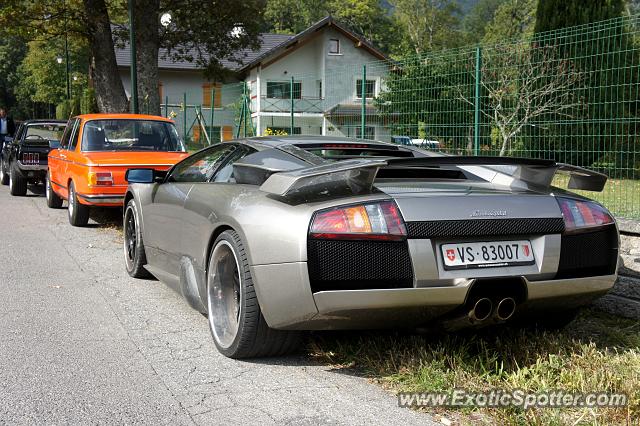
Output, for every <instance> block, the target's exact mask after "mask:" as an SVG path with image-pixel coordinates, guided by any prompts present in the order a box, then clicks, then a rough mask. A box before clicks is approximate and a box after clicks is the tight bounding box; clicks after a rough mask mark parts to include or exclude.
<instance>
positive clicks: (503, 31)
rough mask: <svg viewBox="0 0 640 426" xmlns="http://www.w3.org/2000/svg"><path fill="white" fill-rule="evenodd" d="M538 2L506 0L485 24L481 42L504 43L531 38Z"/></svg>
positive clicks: (535, 0)
mask: <svg viewBox="0 0 640 426" xmlns="http://www.w3.org/2000/svg"><path fill="white" fill-rule="evenodd" d="M537 5H538V0H506V1H504V2H503V3H502V4H500V6H498V8H497V9H496V11H495V15H494V16H493V19H492V20H491V21H490V22H489V23H488V24H487V27H486V29H485V35H484V37H483V42H484V43H487V44H495V43H505V42H510V41H514V40H522V39H525V38H529V39H530V38H531V35H532V34H533V31H534V26H535V22H536V8H537Z"/></svg>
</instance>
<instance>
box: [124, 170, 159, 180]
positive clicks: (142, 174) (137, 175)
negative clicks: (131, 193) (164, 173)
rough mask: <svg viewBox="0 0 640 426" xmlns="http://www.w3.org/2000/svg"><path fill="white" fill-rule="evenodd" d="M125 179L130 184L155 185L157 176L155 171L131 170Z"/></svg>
mask: <svg viewBox="0 0 640 426" xmlns="http://www.w3.org/2000/svg"><path fill="white" fill-rule="evenodd" d="M124 178H125V180H126V181H127V182H129V183H154V182H155V181H156V174H155V170H154V169H129V170H127V172H126V173H125V175H124Z"/></svg>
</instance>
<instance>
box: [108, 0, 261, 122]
mask: <svg viewBox="0 0 640 426" xmlns="http://www.w3.org/2000/svg"><path fill="white" fill-rule="evenodd" d="M134 3H135V10H134V24H135V26H136V50H137V65H138V98H139V99H140V100H143V101H144V102H146V108H145V109H148V110H149V112H150V113H152V114H159V113H160V98H159V93H158V85H159V80H158V54H159V53H158V52H159V49H160V48H165V49H167V52H168V54H167V55H168V58H169V59H172V60H174V61H191V62H194V63H196V64H198V65H199V66H200V67H202V68H203V70H204V73H205V75H206V76H207V77H209V78H210V79H223V78H224V77H225V75H226V74H227V73H228V70H227V69H225V67H224V64H223V60H227V61H231V62H237V63H241V62H242V61H243V59H244V57H243V56H242V54H238V52H241V51H243V50H245V49H255V48H257V47H258V44H259V41H258V36H259V34H260V29H261V28H262V23H263V21H262V16H263V13H264V6H265V2H264V0H245V1H242V2H237V1H235V0H218V1H213V0H208V1H206V2H203V1H201V0H135V2H134ZM194 11H197V13H194ZM164 13H170V14H171V23H170V24H169V25H168V26H167V27H166V28H165V27H163V26H161V25H160V16H161V15H162V14H164ZM213 23H215V24H213ZM116 34H117V36H118V37H120V38H121V39H124V40H126V39H127V38H128V29H127V25H126V24H125V25H120V26H119V28H118V29H117V30H116Z"/></svg>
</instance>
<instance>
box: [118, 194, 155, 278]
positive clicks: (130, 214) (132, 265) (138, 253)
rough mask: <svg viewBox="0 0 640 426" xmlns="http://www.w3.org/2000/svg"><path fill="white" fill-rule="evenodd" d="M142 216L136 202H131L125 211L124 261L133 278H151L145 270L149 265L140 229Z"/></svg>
mask: <svg viewBox="0 0 640 426" xmlns="http://www.w3.org/2000/svg"><path fill="white" fill-rule="evenodd" d="M139 218H140V216H139V215H138V206H137V204H136V201H135V200H133V199H132V200H129V202H128V203H127V207H126V208H125V211H124V220H123V227H124V261H125V266H126V268H127V273H128V274H129V275H130V276H132V277H133V278H150V277H151V274H150V273H149V271H147V270H146V269H144V265H146V264H147V256H146V254H145V251H144V242H143V241H142V229H140V226H139V224H140V219H139Z"/></svg>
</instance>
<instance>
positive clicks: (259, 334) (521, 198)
mask: <svg viewBox="0 0 640 426" xmlns="http://www.w3.org/2000/svg"><path fill="white" fill-rule="evenodd" d="M556 173H564V174H568V175H569V176H570V178H569V188H571V189H583V190H591V191H601V190H602V189H603V187H604V184H605V182H606V177H605V176H603V175H601V174H598V173H595V172H592V171H589V170H585V169H582V168H579V167H573V166H569V165H566V164H560V163H556V162H554V161H550V160H532V159H522V158H500V157H495V158H494V157H466V156H447V155H440V154H436V153H427V152H424V151H421V150H418V149H415V148H411V147H403V146H398V145H393V144H387V143H382V142H375V141H365V140H356V139H346V138H333V137H316V136H314V137H302V136H299V137H295V136H292V137H266V138H250V139H243V140H235V141H231V142H225V143H221V144H217V145H213V146H211V147H209V148H206V149H203V150H201V151H199V152H196V153H194V154H193V155H191V156H190V157H188V158H187V159H185V160H183V161H182V162H180V163H178V164H177V165H176V166H174V167H173V168H172V169H171V170H170V171H168V172H167V173H166V174H164V175H160V174H159V172H157V171H154V170H152V169H130V170H129V171H128V172H127V180H128V182H129V184H130V186H129V189H128V193H127V195H126V198H125V201H124V206H125V210H124V232H125V242H124V254H125V261H126V267H127V271H128V272H129V274H130V275H132V276H134V277H143V276H145V275H148V274H149V273H151V274H152V275H154V276H155V277H157V278H158V279H159V280H161V281H163V282H165V283H166V284H168V285H170V286H171V287H173V288H174V289H175V290H176V291H178V292H179V293H181V294H182V295H183V296H184V298H185V299H186V300H187V302H188V303H189V304H190V305H191V306H192V307H193V308H195V309H197V310H198V311H200V312H202V313H208V318H209V325H210V327H211V332H212V334H213V339H214V342H215V344H216V346H217V348H218V349H219V350H220V352H222V353H223V354H224V355H226V356H229V357H233V358H243V357H259V356H269V355H277V354H283V353H285V352H287V351H290V350H292V349H293V348H294V347H295V346H296V344H297V342H298V336H299V331H300V330H319V329H339V328H380V327H403V326H404V327H418V326H420V327H423V326H425V325H427V324H437V325H442V326H444V327H446V328H447V329H457V328H461V327H468V326H483V325H490V324H496V323H502V322H515V321H517V322H523V323H525V324H532V323H535V324H542V325H545V326H548V327H561V326H563V325H564V324H566V323H567V322H569V321H570V320H571V319H572V318H573V316H574V315H575V313H576V309H577V308H578V307H580V306H582V305H585V304H587V303H589V302H590V301H592V300H594V299H596V298H597V297H599V296H601V295H603V294H604V293H605V292H606V291H607V290H608V289H609V288H611V286H612V285H613V283H614V281H615V278H616V270H617V262H618V246H619V238H618V230H617V226H616V223H615V221H614V219H613V218H612V216H611V214H610V213H609V212H608V211H607V210H606V209H605V208H603V207H602V206H601V205H600V204H598V203H596V202H594V201H590V200H588V199H585V198H582V197H580V196H578V195H575V194H573V193H571V192H567V191H563V190H561V189H557V188H554V187H552V186H551V182H552V179H553V177H554V175H556Z"/></svg>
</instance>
